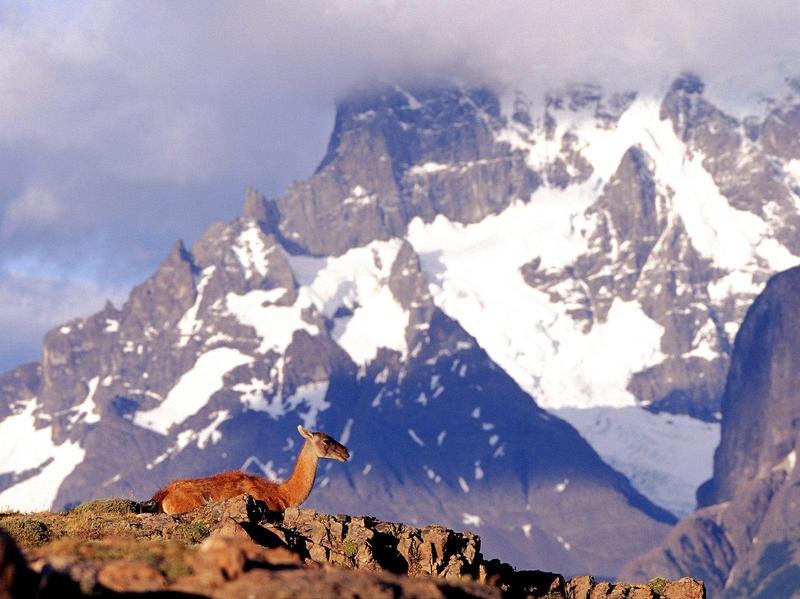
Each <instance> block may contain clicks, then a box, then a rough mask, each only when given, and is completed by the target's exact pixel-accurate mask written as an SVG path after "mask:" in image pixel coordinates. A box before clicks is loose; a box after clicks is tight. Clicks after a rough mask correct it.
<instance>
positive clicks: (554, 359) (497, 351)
mask: <svg viewBox="0 0 800 599" xmlns="http://www.w3.org/2000/svg"><path fill="white" fill-rule="evenodd" d="M574 187H575V186H573V187H570V188H567V190H564V191H563V192H554V191H553V190H548V189H544V190H543V191H537V193H535V194H534V195H533V196H532V198H531V201H530V202H529V203H527V204H522V203H519V202H518V203H515V204H513V205H512V206H510V207H509V208H507V209H506V210H505V211H504V212H503V213H501V214H499V215H497V216H489V217H487V218H485V219H484V220H483V221H481V222H479V223H477V224H474V225H466V226H465V225H461V224H458V223H452V222H450V221H448V220H447V219H445V218H444V217H443V216H439V217H437V218H436V219H435V220H434V221H433V222H432V223H430V224H425V223H423V222H422V220H421V219H415V220H414V221H413V222H412V223H411V225H410V227H409V240H410V242H411V244H412V245H413V246H414V248H415V249H416V251H417V252H418V253H419V255H420V258H421V263H422V266H423V269H424V270H425V272H426V273H427V275H428V280H429V286H430V291H431V294H432V295H433V299H434V302H435V303H436V304H437V306H439V307H440V308H441V309H442V310H443V311H444V312H445V313H447V314H448V315H449V316H451V317H454V318H455V319H456V320H457V321H458V322H459V323H460V324H461V325H462V326H463V327H464V328H465V329H466V330H467V332H468V333H469V334H470V335H472V336H473V337H475V338H477V339H478V341H479V343H480V345H481V347H483V348H484V349H485V350H486V351H487V353H488V354H489V356H490V357H491V358H492V360H493V361H494V362H496V363H498V364H499V365H500V366H501V367H502V368H503V369H504V370H505V371H506V372H507V373H508V374H510V375H511V377H512V378H513V379H514V380H515V381H516V382H517V383H518V384H519V385H520V386H521V387H522V388H523V389H524V390H525V391H526V392H527V393H529V394H530V395H531V396H533V397H536V399H537V402H538V403H539V404H540V405H542V406H544V407H549V408H557V407H567V406H576V407H587V406H593V405H616V406H623V405H635V398H634V397H633V396H632V395H631V393H630V392H629V391H628V390H627V386H628V382H629V380H630V377H631V375H632V374H633V373H635V372H638V371H640V370H643V369H645V368H647V367H649V366H652V365H654V364H657V363H659V362H661V361H662V360H663V359H664V356H663V354H662V353H661V351H660V342H661V336H662V335H663V332H664V330H663V327H661V326H660V325H659V324H657V323H656V322H654V321H653V320H651V319H650V318H648V317H647V316H646V315H645V314H644V311H643V310H642V308H641V306H640V305H639V304H638V302H635V301H631V302H624V301H621V300H619V299H617V300H615V301H614V303H613V304H612V306H611V309H610V312H609V314H608V319H607V321H606V322H605V323H602V324H599V325H597V326H595V327H593V328H592V329H591V330H590V331H589V333H588V334H587V333H584V332H583V331H582V330H581V328H580V327H579V326H578V325H577V323H576V322H575V321H574V319H573V318H572V316H570V315H569V314H568V313H567V310H566V307H565V306H563V305H559V304H554V303H552V302H551V301H550V298H549V296H548V295H546V294H544V293H542V292H540V291H537V290H536V289H534V288H532V287H530V286H529V285H528V284H527V283H526V282H525V281H524V279H523V277H522V274H521V272H520V268H521V267H522V266H523V264H526V263H527V262H529V261H530V260H532V259H533V258H534V257H539V258H541V260H542V265H543V266H546V267H563V266H565V265H567V264H568V263H569V262H570V261H572V260H574V259H575V258H576V257H577V256H578V255H580V254H581V253H582V252H583V251H584V250H585V240H584V239H583V238H582V237H581V235H580V234H579V232H578V228H579V226H580V224H581V223H582V222H583V216H582V214H583V211H584V210H585V208H586V206H587V205H588V204H589V203H590V201H591V199H592V198H593V197H594V195H593V194H592V193H589V192H588V191H587V190H586V189H585V186H578V187H579V189H574ZM570 190H572V191H570ZM620 339H625V340H626V341H625V343H624V344H620V343H618V341H619V340H620ZM609 347H615V348H616V350H615V351H614V352H613V353H612V352H609V351H608V348H609Z"/></svg>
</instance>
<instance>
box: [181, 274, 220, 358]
mask: <svg viewBox="0 0 800 599" xmlns="http://www.w3.org/2000/svg"><path fill="white" fill-rule="evenodd" d="M216 268H217V267H216V266H209V267H207V268H204V269H203V271H202V273H201V277H200V282H199V283H198V284H197V296H196V297H195V299H194V303H193V304H192V306H191V307H190V308H189V309H188V310H186V312H185V313H184V315H183V316H181V319H180V321H178V332H179V333H180V339H179V340H178V347H184V346H185V345H186V344H187V343H188V342H189V339H190V338H191V336H192V335H195V334H196V333H197V332H198V331H200V327H201V326H203V321H202V320H198V319H197V311H198V310H199V309H200V302H202V301H203V292H204V291H205V288H206V285H208V282H209V281H210V280H211V277H212V275H213V274H214V271H215V270H216Z"/></svg>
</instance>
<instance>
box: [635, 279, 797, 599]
mask: <svg viewBox="0 0 800 599" xmlns="http://www.w3.org/2000/svg"><path fill="white" fill-rule="evenodd" d="M799 309H800V268H793V269H791V270H788V271H786V272H783V273H781V274H779V275H776V276H775V277H773V278H772V279H771V280H770V281H769V283H768V284H767V287H766V289H765V290H764V292H763V293H762V294H761V295H759V297H758V298H757V299H756V301H755V302H754V303H753V306H752V307H751V308H750V310H749V311H748V312H747V317H746V318H745V321H744V323H743V324H742V327H741V329H740V331H739V334H738V335H737V337H736V343H735V345H734V349H733V354H732V357H731V368H730V373H729V375H728V380H727V383H726V385H725V393H724V395H723V397H722V412H723V419H722V440H721V442H720V445H719V447H718V448H717V451H716V453H715V455H714V476H713V478H712V479H710V480H709V481H708V482H707V483H706V484H704V485H703V486H702V487H701V489H700V491H699V493H698V498H699V500H700V503H701V506H702V507H701V509H699V510H698V511H697V512H696V513H694V514H692V515H691V516H689V517H688V518H686V519H685V520H683V521H681V522H680V523H679V524H678V526H677V527H676V528H675V530H674V531H672V532H671V533H670V535H669V537H668V538H667V540H666V542H665V543H664V545H663V546H662V547H660V548H657V549H654V550H653V551H651V552H650V553H649V554H647V555H645V556H643V557H642V558H640V559H637V560H634V562H633V563H632V564H630V565H629V566H627V568H626V573H628V574H630V575H632V576H634V577H635V578H639V577H641V576H643V575H645V574H646V573H648V572H654V571H658V572H660V573H661V574H660V575H663V573H666V572H678V571H680V572H689V571H692V572H694V573H695V574H698V575H702V576H703V579H704V580H705V581H706V584H707V585H708V587H709V591H710V592H711V593H712V594H713V595H712V596H714V597H725V598H730V599H733V598H748V599H758V598H763V599H767V598H769V599H781V598H790V597H796V596H797V593H799V592H800V526H799V525H798V522H800V468H797V467H796V466H797V447H798V445H800V402H798V401H797V391H796V390H797V388H798V384H800V375H798V373H800V316H798V314H800V311H799Z"/></svg>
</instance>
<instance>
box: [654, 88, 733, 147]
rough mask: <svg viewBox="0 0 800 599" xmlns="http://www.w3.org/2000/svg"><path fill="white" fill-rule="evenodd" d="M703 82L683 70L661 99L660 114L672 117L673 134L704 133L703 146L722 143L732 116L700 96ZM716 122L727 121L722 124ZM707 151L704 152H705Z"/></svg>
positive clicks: (685, 139)
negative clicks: (705, 138)
mask: <svg viewBox="0 0 800 599" xmlns="http://www.w3.org/2000/svg"><path fill="white" fill-rule="evenodd" d="M704 89H705V84H704V83H703V81H702V80H701V79H700V77H699V76H697V75H695V74H693V73H683V74H682V75H681V76H679V77H678V78H677V79H676V80H675V81H674V82H673V83H672V85H671V86H670V88H669V91H668V92H667V95H666V96H665V97H664V100H663V102H662V103H661V118H662V119H669V120H670V121H672V127H673V129H674V130H675V134H676V135H677V136H678V137H680V138H681V139H682V140H683V141H689V140H690V138H696V137H698V136H699V137H703V136H706V137H708V138H709V139H707V140H705V146H706V147H705V148H704V149H705V150H709V149H710V146H712V145H723V144H724V142H725V141H726V137H725V136H726V135H730V134H731V132H730V131H729V129H731V128H735V127H736V126H737V125H738V123H737V121H736V119H734V118H732V117H730V116H728V115H726V114H724V113H723V112H722V111H721V110H719V109H718V108H716V107H715V106H714V105H713V104H711V103H710V102H708V101H707V100H706V99H705V98H704V97H703V90H704ZM720 125H727V126H722V127H720ZM709 153H710V152H708V151H707V152H706V154H709Z"/></svg>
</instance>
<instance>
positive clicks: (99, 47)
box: [0, 0, 800, 370]
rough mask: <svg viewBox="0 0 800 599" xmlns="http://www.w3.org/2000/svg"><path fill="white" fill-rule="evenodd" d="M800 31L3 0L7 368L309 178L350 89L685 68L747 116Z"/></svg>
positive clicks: (613, 6) (561, 10)
mask: <svg viewBox="0 0 800 599" xmlns="http://www.w3.org/2000/svg"><path fill="white" fill-rule="evenodd" d="M443 24H446V25H447V26H444V25H443ZM798 27H800V6H798V3H797V2H771V3H769V4H763V3H757V2H716V1H715V2H704V3H696V2H689V1H687V2H672V3H664V2H643V1H641V0H640V1H636V2H604V3H586V2H572V1H559V2H554V1H551V0H547V1H544V0H526V1H524V2H523V1H508V2H503V3H487V2H472V1H469V0H464V1H461V0H459V1H455V0H443V1H441V2H436V3H431V2H417V1H410V2H394V1H378V2H357V1H352V0H348V1H330V2H323V1H306V2H297V1H291V2H290V1H285V2H284V1H272V2H244V1H241V2H237V3H211V2H182V1H173V2H153V1H151V2H117V1H108V2H35V3H34V2H24V1H19V2H4V1H2V0H0V81H1V82H2V83H0V336H1V337H2V339H4V341H5V343H4V344H3V345H2V347H0V370H5V369H7V368H9V367H11V366H13V365H14V364H16V363H18V362H21V361H25V360H32V359H37V358H38V355H39V351H40V346H41V337H42V335H43V334H44V332H45V331H46V330H48V329H49V328H51V327H53V326H56V325H57V324H59V323H61V322H64V321H66V320H68V319H70V318H73V317H77V316H85V315H88V314H90V313H91V312H92V311H93V310H96V309H98V308H99V307H101V306H102V304H103V303H104V301H105V300H106V298H111V299H112V300H113V301H115V303H117V304H119V303H120V302H121V301H122V300H123V299H124V297H125V295H126V294H127V291H128V289H129V288H130V287H131V286H132V285H133V284H136V283H137V282H139V281H140V280H141V279H142V278H144V277H145V276H147V275H148V274H149V273H150V272H152V270H153V269H154V268H155V266H156V265H157V264H158V262H159V261H160V260H161V259H162V258H163V256H164V255H165V254H166V252H167V251H168V248H169V247H170V245H171V243H172V242H173V241H174V240H175V239H177V238H182V239H184V240H185V241H186V242H187V243H191V242H192V241H193V240H194V239H196V238H197V236H198V235H199V234H200V233H201V232H202V231H203V230H204V229H205V228H206V227H207V226H208V225H209V224H211V223H212V222H214V221H218V220H228V219H230V218H232V217H234V216H235V215H237V214H238V213H239V211H240V209H241V203H242V197H243V193H244V189H245V188H246V187H247V186H250V185H252V186H255V187H257V188H259V189H261V190H262V191H263V192H265V193H266V194H267V195H269V196H271V197H276V196H279V195H281V194H282V193H283V192H284V190H285V189H286V186H287V185H288V184H289V183H290V182H291V181H292V180H295V179H300V178H305V177H306V176H308V175H309V174H310V173H311V172H312V171H313V169H314V167H315V166H316V164H317V162H318V161H319V159H320V158H321V156H322V154H323V152H324V149H325V145H326V143H327V136H328V134H329V132H330V129H331V126H332V123H333V107H334V103H335V99H336V98H337V97H338V96H340V95H341V94H343V93H345V92H346V91H347V90H348V89H349V88H351V87H352V86H353V85H355V84H358V83H361V82H364V81H370V80H373V79H378V78H380V79H398V80H415V79H418V78H425V79H430V78H437V77H458V78H459V79H461V80H463V81H465V82H467V83H470V82H481V83H484V82H485V83H488V84H490V85H493V86H495V87H497V88H498V89H503V88H508V87H517V88H521V89H523V90H525V91H527V92H528V93H530V94H531V95H532V96H534V97H535V96H536V95H538V94H541V93H542V92H543V91H545V90H547V89H548V88H552V87H555V86H558V85H561V84H563V83H565V82H569V81H592V82H599V83H601V84H603V85H605V86H606V87H608V88H612V89H638V90H644V93H660V92H661V91H662V90H663V89H664V87H665V86H666V85H667V84H668V82H669V81H670V79H672V78H673V77H674V76H675V75H676V74H677V73H678V72H679V71H681V70H683V69H687V68H688V69H693V70H695V71H697V72H699V73H700V74H701V75H702V76H703V77H704V78H705V79H706V81H707V83H708V90H709V94H711V96H712V98H713V99H716V100H718V101H720V102H722V103H723V104H725V105H726V106H727V107H729V108H730V109H731V110H736V111H745V110H756V109H758V105H757V99H758V97H759V94H762V93H769V92H770V91H772V90H776V89H779V88H780V82H781V80H782V78H783V77H785V76H787V75H795V76H796V75H800V60H798V59H800V36H797V34H796V32H797V31H798Z"/></svg>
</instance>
